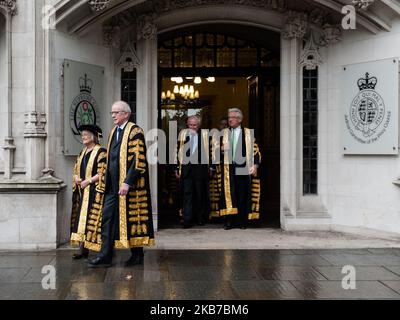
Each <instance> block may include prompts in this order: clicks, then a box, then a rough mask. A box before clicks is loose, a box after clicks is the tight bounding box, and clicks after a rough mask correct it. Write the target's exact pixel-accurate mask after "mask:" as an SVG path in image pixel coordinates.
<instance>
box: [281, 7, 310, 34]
mask: <svg viewBox="0 0 400 320" xmlns="http://www.w3.org/2000/svg"><path fill="white" fill-rule="evenodd" d="M307 27H308V21H307V14H306V13H305V12H298V11H289V13H288V14H287V17H286V21H285V24H284V27H283V30H282V37H283V38H284V39H293V38H297V39H303V37H304V36H305V34H306V32H307Z"/></svg>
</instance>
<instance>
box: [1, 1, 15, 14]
mask: <svg viewBox="0 0 400 320" xmlns="http://www.w3.org/2000/svg"><path fill="white" fill-rule="evenodd" d="M0 8H3V9H5V10H6V11H7V12H8V13H9V14H10V15H12V16H15V15H16V14H17V13H18V11H17V0H0Z"/></svg>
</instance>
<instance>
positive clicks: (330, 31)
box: [319, 23, 342, 46]
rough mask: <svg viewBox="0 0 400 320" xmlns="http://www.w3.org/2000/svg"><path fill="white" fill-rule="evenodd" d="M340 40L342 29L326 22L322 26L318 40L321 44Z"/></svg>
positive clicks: (325, 44)
mask: <svg viewBox="0 0 400 320" xmlns="http://www.w3.org/2000/svg"><path fill="white" fill-rule="evenodd" d="M340 40H342V29H341V28H340V27H338V26H333V25H331V24H329V23H326V24H324V25H323V26H322V37H321V40H320V42H319V44H320V45H321V46H328V45H331V44H335V43H337V42H339V41H340Z"/></svg>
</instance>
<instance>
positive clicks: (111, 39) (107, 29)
mask: <svg viewBox="0 0 400 320" xmlns="http://www.w3.org/2000/svg"><path fill="white" fill-rule="evenodd" d="M103 45H104V46H105V47H114V48H119V47H120V45H121V33H120V27H119V26H113V25H105V26H103Z"/></svg>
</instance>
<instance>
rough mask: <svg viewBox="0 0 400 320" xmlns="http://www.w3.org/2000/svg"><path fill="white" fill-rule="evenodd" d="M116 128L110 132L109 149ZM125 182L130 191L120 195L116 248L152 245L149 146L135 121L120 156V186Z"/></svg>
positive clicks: (122, 145)
mask: <svg viewBox="0 0 400 320" xmlns="http://www.w3.org/2000/svg"><path fill="white" fill-rule="evenodd" d="M116 129H117V127H115V128H114V129H113V131H112V132H111V135H110V140H109V145H108V146H109V148H110V146H111V142H112V139H113V137H114V133H115V131H116ZM123 183H126V184H128V185H130V186H131V188H130V190H129V193H128V195H126V196H119V215H118V225H117V226H115V227H116V228H115V230H116V236H115V237H116V238H115V247H116V248H117V249H124V248H125V249H129V248H135V247H143V246H152V245H154V244H155V242H154V228H153V215H152V207H151V194H150V179H149V165H148V163H147V159H146V143H145V137H144V132H143V130H142V129H141V128H140V127H138V126H137V125H136V124H134V123H132V122H128V123H127V125H126V127H125V129H124V132H123V137H122V141H121V148H120V153H119V185H120V186H122V184H123Z"/></svg>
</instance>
